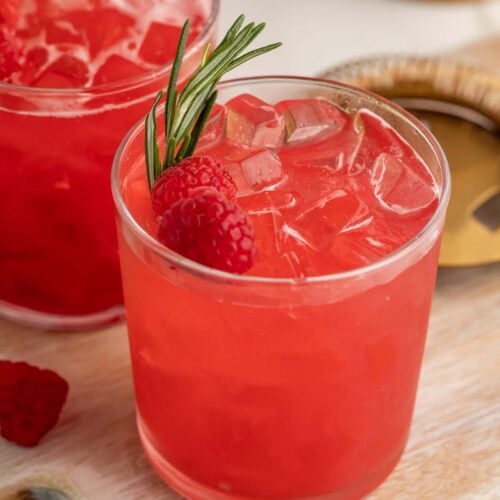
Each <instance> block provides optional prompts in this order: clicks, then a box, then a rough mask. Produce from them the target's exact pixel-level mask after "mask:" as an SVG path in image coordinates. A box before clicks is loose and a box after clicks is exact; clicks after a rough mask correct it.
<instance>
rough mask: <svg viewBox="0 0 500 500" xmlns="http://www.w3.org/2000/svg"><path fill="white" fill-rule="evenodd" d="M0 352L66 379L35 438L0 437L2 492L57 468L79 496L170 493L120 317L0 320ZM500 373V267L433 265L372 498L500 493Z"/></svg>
mask: <svg viewBox="0 0 500 500" xmlns="http://www.w3.org/2000/svg"><path fill="white" fill-rule="evenodd" d="M0 358H8V359H14V360H21V359H24V360H28V361H29V362H31V363H34V364H36V365H40V366H47V367H51V368H53V369H55V370H57V371H58V372H60V373H61V374H62V375H64V377H66V378H67V379H68V381H69V383H70V386H71V390H70V396H69V399H68V402H67V404H66V407H65V408H64V413H63V415H62V418H61V421H60V423H59V424H58V425H57V427H56V428H55V429H54V430H53V431H52V432H51V433H50V434H48V435H47V436H46V438H45V439H44V440H43V442H42V443H41V444H40V445H39V446H38V447H37V448H34V449H23V448H18V447H16V446H13V445H10V444H8V443H7V442H5V441H2V440H0V499H2V500H3V499H4V498H6V491H5V490H6V489H7V487H9V488H8V489H11V487H12V486H13V485H14V484H15V483H18V482H23V481H26V482H27V483H32V484H41V485H45V484H51V481H54V480H55V481H56V482H57V480H58V479H59V478H61V479H62V478H64V479H65V481H67V482H69V483H70V485H71V487H74V488H75V489H76V490H77V492H79V493H80V494H81V497H82V498H85V499H92V500H94V499H95V500H101V499H102V500H111V499H113V500H114V499H120V500H136V499H137V500H140V499H144V498H148V499H177V498H179V497H178V496H177V495H175V494H174V493H172V492H170V490H168V489H167V487H166V486H165V485H164V484H163V483H162V482H161V481H160V480H159V479H157V478H156V476H155V475H154V473H153V472H152V470H151V469H150V467H149V465H148V463H147V461H146V459H145V457H144V455H143V453H142V451H141V447H140V444H139V440H138V436H137V432H136V430H135V421H134V406H133V393H132V385H131V377H130V368H129V361H128V347H127V339H126V331H125V326H124V325H120V326H115V327H113V328H109V329H107V330H103V331H99V332H95V333H88V332H87V333H71V334H70V333H47V332H42V331H37V330H33V329H29V328H26V327H22V326H19V325H15V324H13V323H8V322H6V321H0ZM499 381H500V265H491V266H486V267H480V268H471V269H455V270H453V269H441V270H440V271H439V274H438V284H437V290H436V296H435V300H434V306H433V311H432V316H431V324H430V331H429V337H428V342H427V347H426V354H425V360H424V366H423V371H422V377H421V382H420V389H419V394H418V400H417V407H416V413H415V418H414V421H413V428H412V433H411V438H410V442H409V444H408V447H407V450H406V453H405V454H404V456H403V459H402V461H401V463H400V464H399V466H398V467H397V469H396V471H395V472H394V473H393V474H392V475H391V476H390V478H389V479H388V480H387V481H386V482H385V483H384V484H383V485H382V486H381V487H380V488H379V489H378V490H377V491H376V492H375V493H374V494H373V496H372V497H373V498H374V499H380V500H381V499H400V498H414V499H438V498H439V499H462V498H463V499H472V498H486V499H490V498H500V476H499V475H498V473H499V471H500V385H499ZM54 478H55V479H54ZM2 491H3V494H2ZM77 498H78V496H77Z"/></svg>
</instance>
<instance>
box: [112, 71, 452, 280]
mask: <svg viewBox="0 0 500 500" xmlns="http://www.w3.org/2000/svg"><path fill="white" fill-rule="evenodd" d="M280 81H281V82H285V83H302V84H304V85H319V86H325V87H327V88H330V89H332V88H336V89H340V90H345V91H348V92H353V93H356V94H358V95H361V96H365V97H369V98H371V99H374V100H376V101H378V102H380V103H382V104H383V105H385V106H386V107H389V108H391V110H392V111H394V112H396V114H398V115H399V116H400V117H402V118H403V119H405V120H406V121H407V122H410V124H411V126H412V127H413V128H414V129H416V130H418V132H419V133H420V134H421V135H422V136H423V137H424V139H425V140H426V142H427V143H428V144H429V146H430V147H431V149H432V151H433V153H434V154H435V155H436V157H437V160H438V162H439V166H440V167H441V171H442V176H443V185H442V188H441V197H440V199H439V203H438V206H437V208H436V211H435V212H434V214H433V215H432V217H431V218H430V219H429V221H428V222H427V224H426V225H425V226H424V227H423V228H422V229H421V230H420V232H419V233H418V234H416V235H415V236H414V237H413V238H412V239H411V240H409V241H407V242H406V243H405V244H404V245H402V246H401V247H399V248H398V249H397V250H395V251H394V252H391V253H390V254H387V255H386V256H384V257H382V258H380V259H378V260H376V261H375V262H372V263H370V264H367V265H364V266H360V267H356V268H354V269H350V270H348V271H342V272H336V273H329V274H322V275H318V276H307V277H303V278H301V277H285V278H283V277H270V276H251V275H241V274H234V273H230V272H226V271H220V270H218V269H214V268H210V267H207V266H205V265H203V264H200V263H198V262H195V261H193V260H190V259H188V258H186V257H184V256H182V255H180V254H178V253H176V252H174V251H173V250H170V249H169V248H167V247H166V246H164V245H162V244H161V243H160V242H159V241H158V240H156V239H155V238H154V237H153V236H151V235H150V234H149V233H148V232H147V231H146V230H145V229H143V228H142V227H141V225H140V224H139V223H138V222H137V221H136V220H135V219H134V217H133V216H132V214H131V213H130V211H129V209H128V207H127V205H126V203H125V200H124V199H123V196H122V193H121V189H120V182H119V181H120V178H119V177H120V175H119V174H120V163H121V158H122V155H123V152H124V150H125V149H126V147H127V146H128V144H129V143H130V141H131V140H133V139H134V138H135V136H136V135H137V134H138V133H139V132H140V131H141V130H142V127H143V122H144V120H143V119H142V120H140V121H139V122H138V123H136V124H135V125H134V126H133V127H132V129H131V130H129V132H128V133H127V135H126V136H125V137H124V138H123V140H122V142H121V144H120V146H119V147H118V150H117V151H116V154H115V158H114V161H113V167H112V171H111V190H112V195H113V200H114V203H115V207H116V210H117V212H118V215H119V217H120V218H121V219H122V220H123V221H125V223H126V224H127V225H128V227H129V228H130V229H131V230H132V231H133V233H134V235H135V236H136V237H138V238H139V239H140V240H141V242H142V243H143V244H144V245H145V246H146V247H148V248H149V249H150V250H152V251H153V252H155V253H156V254H157V255H158V256H159V257H161V258H162V259H164V260H166V261H167V262H168V263H169V264H171V265H175V266H177V267H179V268H180V269H182V270H183V271H186V272H189V273H191V274H193V275H195V276H197V277H200V278H204V279H209V280H212V281H221V282H224V283H228V282H231V283H234V284H244V285H251V284H254V285H286V286H290V285H292V286H301V285H314V284H316V285H317V284H325V283H329V282H334V281H335V282H336V281H341V280H345V279H350V278H356V277H360V276H365V275H367V274H371V273H374V272H376V271H379V270H381V269H384V268H387V267H389V266H390V265H391V264H393V263H396V262H398V261H401V260H402V259H404V258H405V257H406V256H407V255H409V254H411V252H412V250H413V249H414V248H416V247H417V246H418V244H419V243H420V241H421V240H422V239H423V238H424V237H426V236H427V235H429V234H430V233H432V231H433V230H434V229H435V228H436V226H438V225H439V223H440V220H441V217H442V216H443V215H444V213H445V211H446V207H447V205H448V201H449V198H450V191H451V186H450V178H451V176H450V170H449V165H448V161H447V159H446V156H445V154H444V151H443V149H442V147H441V146H440V144H439V143H438V141H437V140H436V138H435V137H434V136H433V135H432V133H431V132H430V131H429V130H428V129H427V128H426V127H425V126H424V125H423V124H422V123H421V122H420V121H419V120H418V119H417V118H415V117H414V116H413V115H412V114H410V113H409V112H408V111H406V110H405V109H404V108H402V107H401V106H398V105H397V104H395V103H394V102H392V101H389V100H388V99H385V98H384V97H381V96H379V95H377V94H374V93H373V92H370V91H368V90H364V89H361V88H358V87H354V86H352V85H348V84H345V83H342V82H337V81H335V80H327V79H323V78H314V77H302V76H291V75H266V76H253V77H240V78H234V79H230V80H225V81H223V82H221V83H220V84H219V86H218V88H219V89H221V90H223V89H224V88H230V87H233V86H238V85H242V84H252V83H256V82H268V83H272V82H273V83H276V82H280Z"/></svg>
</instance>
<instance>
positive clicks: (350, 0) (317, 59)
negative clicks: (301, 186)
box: [220, 0, 500, 76]
mask: <svg viewBox="0 0 500 500" xmlns="http://www.w3.org/2000/svg"><path fill="white" fill-rule="evenodd" d="M221 2H222V12H221V23H220V33H221V34H222V33H223V32H225V29H226V28H227V27H228V26H229V25H230V24H231V22H232V21H233V20H234V19H235V18H236V17H237V16H238V15H239V14H241V13H244V14H246V15H247V18H248V19H249V20H252V21H254V20H255V21H265V22H266V23H267V25H268V27H267V29H266V31H265V32H264V33H263V35H261V38H260V39H259V40H260V43H261V44H266V43H270V42H275V41H282V42H284V47H282V48H280V49H279V50H277V51H276V52H274V53H272V54H268V55H265V56H263V57H260V58H257V59H255V60H254V61H252V62H251V63H249V64H247V65H243V66H242V67H241V68H238V69H236V70H235V71H234V72H232V73H231V75H232V76H242V75H252V74H253V75H255V74H280V73H281V74H297V75H306V76H312V75H314V74H317V73H319V72H320V71H322V70H325V69H328V68H329V67H330V66H332V65H333V64H336V63H339V62H343V61H345V60H347V59H350V58H354V57H359V56H366V55H369V54H380V53H383V54H387V53H392V54H393V53H408V52H411V53H421V54H422V53H423V54H428V53H434V52H439V51H446V50H451V49H454V48H455V47H458V46H460V45H463V44H466V43H469V42H471V41H475V40H477V39H480V38H482V37H485V36H488V35H492V34H494V33H498V32H500V1H498V0H491V1H482V2H481V1H469V2H467V1H462V2H453V1H450V0H448V1H444V0H442V1H430V0H221ZM499 66H500V54H499Z"/></svg>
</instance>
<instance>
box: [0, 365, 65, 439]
mask: <svg viewBox="0 0 500 500" xmlns="http://www.w3.org/2000/svg"><path fill="white" fill-rule="evenodd" d="M68 391H69V386H68V383H67V382H66V380H64V379H63V378H61V377H60V376H59V375H58V374H57V373H55V372H53V371H51V370H42V369H40V368H37V367H35V366H32V365H29V364H28V363H24V362H12V361H0V434H1V435H2V436H3V437H4V438H5V439H7V440H8V441H12V442H13V443H16V444H18V445H21V446H36V445H37V444H38V443H39V442H40V440H41V439H42V438H43V437H44V436H45V434H47V432H49V431H50V430H51V429H52V428H53V427H54V426H55V425H56V423H57V421H58V419H59V414H60V413H61V410H62V407H63V405H64V403H65V401H66V397H67V395H68Z"/></svg>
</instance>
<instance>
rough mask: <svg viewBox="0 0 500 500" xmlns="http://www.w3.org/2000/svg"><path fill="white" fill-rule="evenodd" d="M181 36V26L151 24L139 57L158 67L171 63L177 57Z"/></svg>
mask: <svg viewBox="0 0 500 500" xmlns="http://www.w3.org/2000/svg"><path fill="white" fill-rule="evenodd" d="M180 34H181V28H180V27H179V26H172V25H169V24H163V23H158V22H153V23H151V26H150V27H149V29H148V31H147V33H146V36H145V37H144V41H143V42H142V45H141V48H140V49H139V56H140V57H141V59H142V60H143V61H146V62H149V63H151V64H157V65H161V64H165V63H167V62H168V61H171V60H172V59H174V57H175V51H176V49H177V43H178V41H179V36H180Z"/></svg>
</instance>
